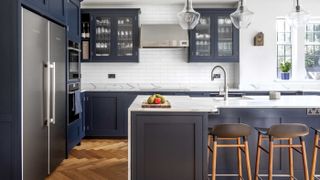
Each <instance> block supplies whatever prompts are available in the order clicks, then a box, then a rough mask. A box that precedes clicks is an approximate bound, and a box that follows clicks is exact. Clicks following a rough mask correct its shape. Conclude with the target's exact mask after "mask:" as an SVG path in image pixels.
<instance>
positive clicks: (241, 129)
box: [208, 123, 252, 180]
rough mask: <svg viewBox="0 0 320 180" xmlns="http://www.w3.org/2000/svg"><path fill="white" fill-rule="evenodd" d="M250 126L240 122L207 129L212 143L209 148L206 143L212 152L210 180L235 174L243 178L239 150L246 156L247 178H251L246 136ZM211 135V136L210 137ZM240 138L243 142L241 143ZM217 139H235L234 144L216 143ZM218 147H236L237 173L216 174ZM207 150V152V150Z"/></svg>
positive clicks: (250, 179) (250, 129)
mask: <svg viewBox="0 0 320 180" xmlns="http://www.w3.org/2000/svg"><path fill="white" fill-rule="evenodd" d="M251 131H252V128H251V127H250V126H249V125H246V124H241V123H228V124H219V125H216V126H215V127H214V128H212V129H211V130H209V139H210V140H209V141H210V144H212V145H213V147H212V148H211V146H210V144H208V148H209V151H211V152H212V180H215V179H216V177H217V176H237V177H239V179H242V180H243V179H244V178H243V176H242V159H241V152H244V154H245V157H246V164H247V172H248V180H252V176H251V166H250V155H249V146H248V139H247V137H248V136H249V135H250V134H251ZM210 137H212V138H210ZM241 138H242V139H243V143H241ZM219 140H230V141H236V143H235V144H218V141H219ZM218 148H237V152H238V174H228V175H222V174H217V172H216V167H217V149H218ZM209 151H208V152H209ZM208 157H209V156H208Z"/></svg>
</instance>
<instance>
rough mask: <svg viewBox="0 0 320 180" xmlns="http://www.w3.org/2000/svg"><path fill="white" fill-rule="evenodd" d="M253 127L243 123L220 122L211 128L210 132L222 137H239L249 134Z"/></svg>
mask: <svg viewBox="0 0 320 180" xmlns="http://www.w3.org/2000/svg"><path fill="white" fill-rule="evenodd" d="M251 132H252V128H251V127H250V126H249V125H247V124H242V123H226V124H218V125H216V126H214V127H213V128H212V129H210V130H209V134H210V135H213V136H216V137H220V138H237V137H246V136H249V135H250V134H251Z"/></svg>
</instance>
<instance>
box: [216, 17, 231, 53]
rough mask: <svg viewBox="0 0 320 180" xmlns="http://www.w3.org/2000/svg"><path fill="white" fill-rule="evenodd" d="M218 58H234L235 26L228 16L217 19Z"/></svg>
mask: <svg viewBox="0 0 320 180" xmlns="http://www.w3.org/2000/svg"><path fill="white" fill-rule="evenodd" d="M217 23H218V25H217V31H218V37H217V38H218V39H217V41H218V44H217V46H218V56H233V54H234V53H233V52H234V50H233V47H234V46H233V25H232V22H231V19H230V18H229V17H228V16H218V17H217Z"/></svg>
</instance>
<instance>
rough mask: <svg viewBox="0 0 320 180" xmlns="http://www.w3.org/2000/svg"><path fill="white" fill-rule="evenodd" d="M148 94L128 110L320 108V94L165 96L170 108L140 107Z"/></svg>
mask: <svg viewBox="0 0 320 180" xmlns="http://www.w3.org/2000/svg"><path fill="white" fill-rule="evenodd" d="M147 98H148V96H138V97H137V98H136V99H135V100H134V102H133V103H132V104H131V106H130V108H129V111H142V112H143V111H150V112H217V111H218V109H220V108H320V96H298V95H295V96H282V97H281V99H279V100H269V96H244V97H235V98H229V99H228V100H227V101H224V100H223V98H216V97H189V96H167V100H168V101H169V102H170V103H171V106H172V107H171V108H142V107H141V105H142V102H144V101H146V99H147Z"/></svg>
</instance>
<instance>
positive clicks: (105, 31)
mask: <svg viewBox="0 0 320 180" xmlns="http://www.w3.org/2000/svg"><path fill="white" fill-rule="evenodd" d="M111 25H112V19H111V17H103V16H97V17H95V42H94V43H95V44H94V46H95V48H94V49H95V52H94V56H96V57H102V56H103V57H108V56H110V55H111V33H112V32H111V31H112V28H111V27H112V26H111Z"/></svg>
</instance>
